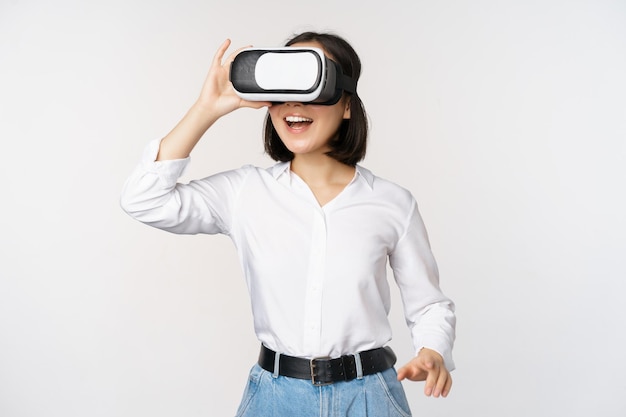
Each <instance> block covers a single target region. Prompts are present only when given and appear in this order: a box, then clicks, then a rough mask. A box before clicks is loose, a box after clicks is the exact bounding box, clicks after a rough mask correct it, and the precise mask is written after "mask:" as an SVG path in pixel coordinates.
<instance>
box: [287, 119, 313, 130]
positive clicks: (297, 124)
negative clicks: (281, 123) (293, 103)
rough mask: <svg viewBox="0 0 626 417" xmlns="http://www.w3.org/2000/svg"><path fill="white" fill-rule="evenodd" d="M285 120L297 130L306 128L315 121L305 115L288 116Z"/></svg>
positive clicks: (290, 126)
mask: <svg viewBox="0 0 626 417" xmlns="http://www.w3.org/2000/svg"><path fill="white" fill-rule="evenodd" d="M284 120H285V123H287V126H289V128H291V129H295V130H300V129H304V128H305V127H308V126H310V125H311V123H313V119H311V118H308V117H303V116H286V117H285V118H284Z"/></svg>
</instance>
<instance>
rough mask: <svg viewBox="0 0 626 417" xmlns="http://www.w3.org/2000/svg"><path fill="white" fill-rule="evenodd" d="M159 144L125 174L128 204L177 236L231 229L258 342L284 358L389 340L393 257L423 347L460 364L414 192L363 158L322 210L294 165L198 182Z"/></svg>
mask: <svg viewBox="0 0 626 417" xmlns="http://www.w3.org/2000/svg"><path fill="white" fill-rule="evenodd" d="M158 149H159V141H152V142H151V143H150V144H149V145H148V147H147V148H146V151H145V153H144V157H143V160H142V162H141V163H140V164H139V166H138V167H137V168H136V169H135V171H134V172H133V173H132V174H131V176H130V177H129V178H128V180H127V182H126V184H125V186H124V190H123V192H122V197H121V205H122V208H123V209H124V210H125V211H126V212H127V213H128V214H130V215H131V216H132V217H134V218H135V219H137V220H139V221H141V222H143V223H146V224H148V225H150V226H154V227H157V228H160V229H163V230H167V231H169V232H173V233H184V234H196V233H207V234H216V233H223V234H225V235H228V236H229V237H230V238H231V239H232V241H233V243H234V244H235V246H236V248H237V253H238V256H239V260H240V262H241V266H242V268H243V272H244V276H245V279H246V283H247V286H248V290H249V292H250V298H251V302H252V312H253V317H254V328H255V331H256V334H257V337H258V339H259V340H260V341H261V342H262V343H263V344H265V345H266V346H267V347H269V348H270V349H272V350H275V351H277V352H281V353H283V354H286V355H291V356H298V357H305V358H313V357H337V356H340V355H343V354H350V353H355V352H359V351H362V350H367V349H373V348H376V347H380V346H383V345H385V343H387V342H388V341H389V340H390V339H391V326H390V324H389V321H388V313H389V308H390V292H389V283H388V280H387V268H386V266H387V259H389V264H390V266H391V269H392V270H393V275H394V278H395V281H396V283H397V285H398V287H399V289H400V293H401V296H402V300H403V304H404V313H405V317H406V320H407V324H408V326H409V328H410V330H411V334H412V338H413V342H414V347H415V350H416V353H417V352H418V351H419V350H420V349H421V348H422V347H427V348H430V349H433V350H435V351H437V352H439V353H440V354H441V355H442V356H443V358H444V361H445V364H446V367H447V368H448V370H452V369H454V363H453V360H452V346H453V343H454V338H455V315H454V304H453V302H452V301H451V300H450V299H448V298H447V297H446V296H445V295H444V294H443V293H442V292H441V290H440V288H439V277H438V271H437V265H436V263H435V260H434V257H433V255H432V252H431V249H430V244H429V242H428V236H427V233H426V229H425V228H424V224H423V222H422V219H421V217H420V214H419V212H418V209H417V204H416V202H415V199H414V198H413V196H412V195H411V193H410V192H409V191H407V190H406V189H404V188H402V187H400V186H398V185H396V184H394V183H391V182H389V181H386V180H384V179H381V178H379V177H376V176H375V175H373V174H372V173H371V172H370V171H369V170H367V169H365V168H363V167H361V166H357V168H356V175H355V177H354V178H353V180H352V182H351V183H350V184H349V185H348V186H347V187H346V188H345V189H344V190H343V191H342V192H341V193H340V194H339V195H338V196H337V197H335V198H334V199H333V200H332V201H330V202H328V203H327V204H325V205H324V206H322V207H320V205H319V203H318V202H317V200H316V199H315V197H314V195H313V193H312V192H311V190H310V189H309V187H308V186H307V185H306V183H305V182H304V181H302V180H301V179H300V178H299V177H298V176H297V175H296V174H294V173H293V172H292V171H291V170H290V163H288V162H286V163H278V164H276V165H274V166H273V167H270V168H267V169H264V168H257V167H253V166H244V167H242V168H240V169H235V170H232V171H227V172H222V173H219V174H216V175H212V176H209V177H207V178H203V179H200V180H195V181H191V182H190V183H189V184H183V183H178V182H177V181H178V178H179V177H180V175H182V172H183V170H184V169H185V167H186V166H187V164H188V163H189V158H186V159H180V160H171V161H155V159H156V155H157V152H158Z"/></svg>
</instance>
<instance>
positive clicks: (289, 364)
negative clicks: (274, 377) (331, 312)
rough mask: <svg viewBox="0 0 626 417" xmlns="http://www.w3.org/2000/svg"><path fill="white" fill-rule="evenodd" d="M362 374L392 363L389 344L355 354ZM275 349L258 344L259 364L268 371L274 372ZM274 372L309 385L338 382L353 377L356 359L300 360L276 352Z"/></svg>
mask: <svg viewBox="0 0 626 417" xmlns="http://www.w3.org/2000/svg"><path fill="white" fill-rule="evenodd" d="M358 355H359V357H360V359H361V365H362V368H363V375H372V374H375V373H377V372H382V371H385V370H387V369H389V368H391V367H392V366H393V365H394V364H395V363H396V355H395V354H394V353H393V350H391V348H390V347H383V348H378V349H372V350H366V351H363V352H359V353H358ZM275 359H276V352H274V351H273V350H271V349H269V348H267V347H265V346H264V345H261V353H260V354H259V365H260V366H261V368H263V369H265V370H266V371H268V372H272V373H273V372H274V365H275ZM278 374H279V375H281V376H287V377H291V378H298V379H308V380H310V381H311V382H312V383H313V385H328V384H332V383H334V382H339V381H350V380H353V379H356V378H357V361H356V358H355V356H354V355H344V356H341V357H340V358H335V359H330V358H315V359H304V358H296V357H293V356H287V355H282V354H281V355H280V359H279V366H278Z"/></svg>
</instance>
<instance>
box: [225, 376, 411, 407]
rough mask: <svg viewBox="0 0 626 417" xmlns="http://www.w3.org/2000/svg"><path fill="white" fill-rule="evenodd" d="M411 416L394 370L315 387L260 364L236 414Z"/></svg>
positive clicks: (250, 379)
mask: <svg viewBox="0 0 626 417" xmlns="http://www.w3.org/2000/svg"><path fill="white" fill-rule="evenodd" d="M366 416H369V417H410V416H411V411H410V410H409V404H408V402H407V400H406V395H405V394H404V389H403V388H402V385H401V384H400V382H399V381H398V380H397V374H396V371H395V369H393V368H390V369H388V370H386V371H383V372H380V373H377V374H374V375H368V376H364V377H363V378H362V379H355V380H352V381H348V382H337V383H335V384H331V385H325V386H314V385H313V384H312V383H311V381H308V380H304V379H295V378H288V377H284V376H278V377H274V375H273V374H272V373H270V372H267V371H265V370H264V369H262V368H261V367H260V366H259V365H255V366H254V367H253V368H252V370H251V371H250V377H249V379H248V385H247V386H246V390H245V392H244V394H243V399H242V401H241V404H240V405H239V409H238V410H237V417H366Z"/></svg>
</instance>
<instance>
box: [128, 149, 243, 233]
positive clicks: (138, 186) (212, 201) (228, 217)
mask: <svg viewBox="0 0 626 417" xmlns="http://www.w3.org/2000/svg"><path fill="white" fill-rule="evenodd" d="M159 144H160V140H155V141H152V142H150V143H149V144H148V146H147V147H146V149H145V151H144V154H143V157H142V159H141V162H140V163H139V165H138V166H137V167H136V168H135V170H134V171H133V173H132V174H131V175H130V177H129V178H128V179H127V180H126V183H125V184H124V187H123V190H122V195H121V198H120V204H121V206H122V209H123V210H124V211H125V212H126V213H128V214H129V215H130V216H132V217H133V218H135V219H137V220H139V221H141V222H143V223H145V224H147V225H150V226H153V227H156V228H159V229H163V230H166V231H169V232H172V233H180V234H197V233H207V234H216V233H223V234H227V235H228V234H229V233H230V228H231V223H232V213H233V206H234V204H235V200H236V197H237V194H238V191H239V189H240V187H241V184H242V183H243V181H244V180H245V176H246V174H245V169H239V170H233V171H227V172H223V173H219V174H215V175H212V176H210V177H207V178H204V179H201V180H195V181H191V182H189V184H183V183H179V182H178V179H179V178H180V176H181V175H182V174H183V173H184V170H185V168H186V167H187V165H188V164H189V161H190V158H189V157H187V158H185V159H177V160H168V161H155V159H156V156H157V153H158V150H159Z"/></svg>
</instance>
